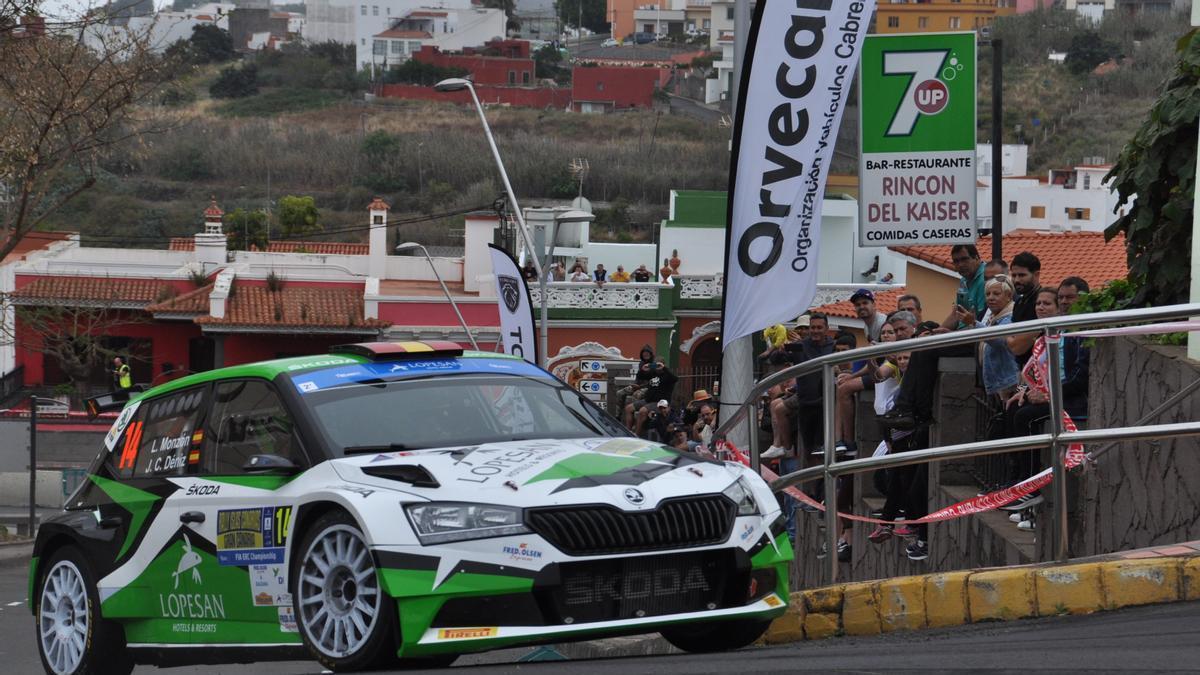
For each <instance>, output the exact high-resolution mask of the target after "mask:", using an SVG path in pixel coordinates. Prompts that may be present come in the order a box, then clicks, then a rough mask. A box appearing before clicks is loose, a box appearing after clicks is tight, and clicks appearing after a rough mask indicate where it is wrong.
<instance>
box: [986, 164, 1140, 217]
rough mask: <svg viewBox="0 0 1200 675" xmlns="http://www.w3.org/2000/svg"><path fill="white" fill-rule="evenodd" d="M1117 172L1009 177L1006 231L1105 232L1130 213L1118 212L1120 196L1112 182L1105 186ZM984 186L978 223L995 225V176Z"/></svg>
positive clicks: (1092, 169) (1083, 169)
mask: <svg viewBox="0 0 1200 675" xmlns="http://www.w3.org/2000/svg"><path fill="white" fill-rule="evenodd" d="M1111 168H1112V165H1111V164H1080V165H1077V166H1074V167H1072V168H1070V169H1051V170H1050V172H1049V173H1048V174H1047V175H1046V176H1045V177H1039V176H1011V177H1008V176H1006V177H1005V178H1004V181H1003V186H1004V193H1003V195H1002V203H1003V204H1004V205H1005V212H1004V215H1003V223H1004V231H1005V232H1006V233H1007V232H1011V231H1012V230H1016V229H1032V230H1046V231H1051V232H1064V231H1077V232H1079V231H1082V232H1100V231H1103V230H1104V228H1106V227H1108V226H1109V225H1111V224H1112V222H1113V221H1114V220H1116V219H1117V218H1118V217H1119V216H1121V215H1124V209H1121V210H1117V201H1118V200H1117V194H1116V192H1114V191H1113V190H1112V186H1111V182H1105V180H1104V176H1105V174H1107V173H1108V171H1109V169H1111ZM978 185H979V187H978V191H977V196H976V200H977V201H976V204H977V206H976V213H977V217H978V219H979V220H980V221H982V222H987V223H990V220H991V215H992V213H991V212H992V191H991V187H990V185H991V176H979V178H978ZM986 226H990V225H986Z"/></svg>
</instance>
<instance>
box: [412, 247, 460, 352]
mask: <svg viewBox="0 0 1200 675" xmlns="http://www.w3.org/2000/svg"><path fill="white" fill-rule="evenodd" d="M418 249H419V250H420V251H421V253H424V254H425V259H426V260H428V261H429V268H430V269H432V270H433V276H434V278H436V279H437V280H438V283H439V284H441V285H442V292H443V293H445V294H446V301H447V302H449V303H450V307H451V308H453V309H454V313H455V314H456V315H457V316H458V323H459V325H461V326H462V329H463V331H465V332H466V334H467V339H468V340H470V341H471V347H472V348H473V349H474V350H475V351H479V345H478V344H476V342H475V336H474V335H472V334H471V329H470V328H467V322H466V321H465V320H463V315H462V312H460V311H458V304H457V303H456V302H454V298H452V297H450V289H449V288H446V282H444V281H442V275H440V274H438V271H437V265H434V264H433V258H431V257H430V256H429V251H428V250H426V248H425V247H424V246H422V245H420V244H418V243H416V242H415V241H409V242H405V243H403V244H400V245H399V246H397V247H396V252H397V253H400V252H402V251H415V250H418Z"/></svg>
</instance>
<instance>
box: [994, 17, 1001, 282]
mask: <svg viewBox="0 0 1200 675" xmlns="http://www.w3.org/2000/svg"><path fill="white" fill-rule="evenodd" d="M1003 131H1004V49H1003V42H1002V41H1001V40H1000V39H999V38H995V39H993V40H992V258H993V259H995V260H1002V259H1003V258H1004V172H1003V170H1002V169H1003V167H1002V166H1001V164H1002V163H1003V161H1004V154H1003V153H1002V152H1001V145H1000V144H1001V143H1002V142H1003V138H1002V137H1003Z"/></svg>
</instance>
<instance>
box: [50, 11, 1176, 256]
mask: <svg viewBox="0 0 1200 675" xmlns="http://www.w3.org/2000/svg"><path fill="white" fill-rule="evenodd" d="M1186 30H1187V21H1186V19H1185V17H1183V16H1181V15H1175V16H1158V15H1142V16H1137V17H1128V16H1112V17H1110V18H1108V19H1106V20H1105V21H1104V22H1102V23H1101V24H1099V25H1098V26H1094V27H1093V26H1090V25H1088V24H1086V23H1085V22H1083V21H1082V20H1081V19H1079V18H1078V17H1077V16H1076V15H1075V14H1073V13H1068V12H1066V11H1065V10H1059V9H1054V10H1039V11H1035V12H1031V13H1029V14H1026V15H1022V16H1018V17H1011V18H1008V19H1005V20H1003V21H1001V22H998V24H997V26H996V31H995V32H996V35H997V36H998V37H1000V38H1002V39H1003V40H1004V51H1005V62H1004V65H1005V75H1004V85H1005V88H1004V90H1005V99H1004V103H1005V117H1004V125H1005V129H1004V140H1005V142H1006V143H1012V142H1026V143H1029V144H1030V157H1029V171H1030V172H1031V173H1043V172H1044V171H1045V170H1046V169H1048V168H1050V167H1062V166H1069V165H1070V164H1072V163H1078V162H1080V161H1082V160H1083V159H1084V158H1085V157H1093V156H1103V157H1105V158H1107V159H1108V160H1109V161H1111V160H1113V159H1115V157H1116V156H1117V154H1118V152H1119V151H1120V149H1121V147H1122V146H1123V145H1124V143H1125V142H1126V141H1127V140H1128V139H1130V138H1131V137H1132V136H1133V133H1134V131H1135V130H1136V129H1137V128H1138V126H1139V125H1140V124H1141V123H1142V122H1143V120H1144V119H1145V118H1146V115H1147V114H1148V111H1149V109H1150V106H1151V104H1152V102H1153V100H1154V98H1155V96H1156V95H1157V93H1158V91H1159V90H1160V88H1161V86H1162V83H1163V81H1164V78H1165V76H1166V74H1167V73H1168V72H1169V71H1170V68H1171V65H1172V64H1173V63H1174V58H1175V57H1174V50H1173V47H1174V42H1175V40H1176V39H1178V38H1179V37H1180V36H1181V35H1182V34H1183V33H1184V32H1185V31H1186ZM193 49H196V48H193ZM209 51H217V50H211V49H210V50H209ZM1051 52H1065V53H1067V54H1068V59H1067V62H1066V63H1053V62H1051V61H1050V59H1049V55H1050V53H1051ZM979 54H980V68H979V72H980V76H981V83H980V109H979V116H978V120H979V138H980V140H981V141H987V140H988V139H989V137H990V131H989V130H990V123H991V121H990V101H989V94H990V81H989V78H990V62H989V61H990V58H991V50H990V49H989V48H987V47H981V48H980V52H979ZM349 56H350V53H349V50H346V49H344V48H338V47H336V46H332V45H328V44H326V45H315V46H312V47H308V48H302V49H293V50H291V51H289V52H286V53H282V54H271V55H265V56H263V57H260V58H259V59H258V60H257V61H256V62H254V63H232V64H231V63H230V62H228V61H221V60H219V59H220V58H224V57H212V56H210V55H209V52H203V53H199V56H197V55H194V54H193V55H192V56H191V57H192V58H193V61H194V62H195V65H194V67H193V68H192V70H191V71H190V72H189V74H187V75H186V76H184V77H181V78H179V79H178V80H177V81H176V83H175V84H174V86H173V87H171V89H170V90H167V91H164V93H163V96H162V97H161V103H162V104H163V106H164V108H165V109H166V110H168V111H169V113H170V115H171V119H172V121H173V123H172V124H171V125H170V127H169V129H168V130H167V131H166V132H164V133H160V134H156V135H153V136H150V137H146V138H143V139H141V140H140V141H138V142H136V143H129V144H128V145H126V146H125V147H123V148H121V149H120V150H119V151H118V152H116V153H115V154H113V155H112V156H111V157H109V158H108V160H107V161H106V162H105V163H104V164H103V169H104V170H105V173H104V175H103V176H102V180H101V182H100V185H99V186H98V187H97V188H95V189H93V190H91V191H89V192H87V193H85V194H84V195H83V196H82V197H80V198H78V199H76V200H75V201H73V202H71V203H70V204H69V205H68V207H67V208H64V209H62V210H61V211H60V212H58V213H57V214H56V215H55V217H54V218H53V219H52V221H51V222H49V223H48V224H47V227H48V228H64V229H72V230H81V231H83V232H84V233H85V238H86V237H90V238H91V239H92V241H94V242H96V243H103V244H117V245H133V246H146V247H160V248H161V247H165V246H166V241H167V238H168V237H171V236H184V235H190V234H192V233H194V232H196V231H197V230H198V229H199V228H200V225H201V216H200V214H201V211H202V210H203V208H204V207H205V206H206V205H207V203H208V200H209V199H210V198H213V197H215V198H216V200H217V202H218V203H219V204H220V205H221V206H222V208H224V209H225V210H226V211H227V212H229V211H233V210H234V209H237V208H242V209H246V210H253V209H266V208H268V207H270V209H271V211H272V213H273V215H274V214H275V212H276V211H277V208H278V207H277V203H278V201H279V199H280V198H282V197H284V196H286V195H297V196H312V197H313V198H314V199H315V204H316V206H317V208H318V209H319V214H320V216H319V222H320V224H321V225H323V226H324V227H325V229H327V230H328V229H336V228H345V227H348V226H354V225H361V224H363V223H364V221H365V220H366V213H365V209H366V205H367V203H369V202H370V201H371V198H372V197H374V196H376V195H378V196H382V197H383V198H385V199H387V200H388V201H389V202H390V203H391V204H392V205H393V209H394V215H395V216H396V217H400V216H401V215H402V214H422V213H425V214H437V213H445V212H448V211H454V210H459V209H465V208H469V207H478V206H485V205H491V204H492V203H493V202H494V200H495V199H496V197H497V196H498V195H500V193H501V191H502V190H501V185H500V181H499V179H498V175H497V172H496V167H495V164H494V162H493V160H492V157H491V154H490V152H489V150H488V146H487V142H486V140H485V138H484V135H483V131H482V129H481V128H480V125H479V119H478V117H477V115H476V113H475V112H474V110H473V109H470V108H465V107H459V106H452V105H444V104H434V103H425V102H406V101H378V102H372V103H367V102H364V101H362V100H361V94H362V91H363V88H364V86H365V81H364V80H363V78H362V77H361V75H357V74H355V73H353V71H352V66H351V65H350V63H351V61H350V59H349ZM1110 57H1111V58H1114V59H1115V67H1110V68H1108V71H1109V72H1107V73H1106V74H1096V73H1095V72H1093V71H1094V66H1096V65H1098V64H1100V63H1102V62H1104V61H1106V60H1108V59H1109V58H1110ZM250 67H253V71H254V72H253V73H249V72H246V71H245V69H247V68H250ZM219 82H220V84H218V83H219ZM213 92H215V94H217V95H220V96H221V97H220V98H217V97H214V93H213ZM488 120H489V123H490V124H491V126H492V129H493V131H494V132H495V134H496V138H497V142H498V144H499V146H500V151H501V153H502V155H503V157H504V160H505V165H506V167H507V169H508V173H509V176H510V177H511V179H512V183H513V186H514V188H515V190H516V192H517V194H518V196H519V198H520V199H521V202H522V204H523V205H524V206H529V205H533V204H536V203H538V201H539V200H546V199H565V198H571V197H574V196H575V195H576V194H577V193H578V191H579V186H578V183H577V182H576V181H575V179H574V178H573V176H572V174H571V172H570V170H569V166H570V164H571V162H572V160H573V159H575V158H582V159H586V160H587V161H588V164H589V165H590V173H589V175H588V176H587V179H586V181H585V182H584V185H583V194H584V196H586V197H588V198H589V199H591V200H593V201H597V202H612V203H613V208H612V209H611V210H606V211H605V212H603V213H599V214H598V216H599V220H600V221H601V222H603V223H604V224H605V225H606V227H605V228H603V229H605V230H607V231H608V232H610V233H611V234H612V235H613V236H617V237H621V238H622V240H628V238H629V237H631V236H644V234H643V235H639V234H638V233H637V232H633V231H631V230H630V225H631V222H630V221H632V223H633V224H637V223H639V222H640V223H643V224H647V223H650V222H653V221H654V220H656V219H658V218H661V217H662V215H663V214H664V213H665V206H666V204H667V202H668V197H669V193H670V191H671V190H672V189H718V190H719V189H724V188H725V187H726V185H727V176H728V173H727V172H728V164H729V153H728V139H729V133H730V132H729V129H728V128H725V127H721V126H718V125H715V124H704V123H701V122H697V121H695V120H692V119H689V118H683V117H674V116H671V115H669V114H667V113H663V112H658V111H638V112H630V113H621V114H614V115H607V116H593V115H579V114H571V113H565V112H562V111H543V110H529V109H515V108H502V107H493V108H490V109H489V110H488ZM847 124H850V125H852V124H853V121H852V118H851V117H848V119H847ZM854 135H855V132H854V131H853V130H852V129H843V133H842V134H841V136H840V138H841V140H840V141H839V152H840V153H844V154H842V155H840V157H839V162H838V164H837V165H836V166H840V167H853V166H854V165H855V162H854V160H853V155H854V153H855V152H856V148H855V147H854V146H855V143H854V138H853V137H854ZM850 170H852V169H850ZM631 214H632V215H631ZM461 220H462V217H461V216H457V217H448V218H432V219H430V220H429V221H428V222H423V223H416V224H412V225H406V226H405V227H406V228H408V231H407V234H406V237H407V238H413V239H418V240H420V241H423V242H424V243H428V244H453V243H456V241H457V239H456V232H457V231H460V230H461ZM273 231H274V232H275V233H278V231H279V228H278V224H277V223H275V224H274V225H273ZM333 238H338V239H360V238H361V237H359V236H358V234H357V233H343V234H339V235H335V236H334V237H333Z"/></svg>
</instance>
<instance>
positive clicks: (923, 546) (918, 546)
mask: <svg viewBox="0 0 1200 675" xmlns="http://www.w3.org/2000/svg"><path fill="white" fill-rule="evenodd" d="M904 552H905V553H907V554H908V559H909V560H924V559H926V558H928V557H929V544H928V543H926V542H924V541H922V540H920V539H918V540H916V541H914V542H913V543H911V544H909V545H908V546H906V547H905V548H904Z"/></svg>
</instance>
